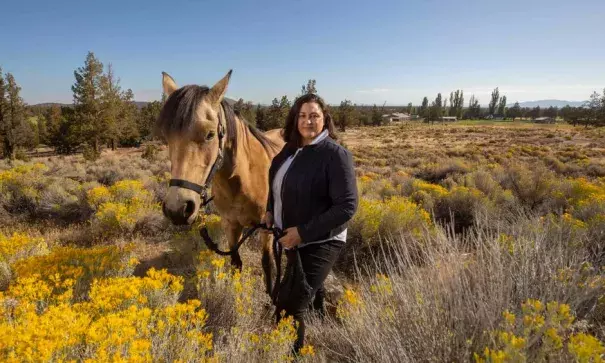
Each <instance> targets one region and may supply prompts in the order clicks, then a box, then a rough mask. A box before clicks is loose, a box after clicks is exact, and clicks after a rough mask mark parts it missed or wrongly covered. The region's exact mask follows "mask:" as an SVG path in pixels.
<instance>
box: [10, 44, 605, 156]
mask: <svg viewBox="0 0 605 363" xmlns="http://www.w3.org/2000/svg"><path fill="white" fill-rule="evenodd" d="M71 90H72V92H73V104H71V105H58V104H51V105H38V106H28V105H26V104H25V102H24V101H23V99H22V98H21V96H20V91H21V88H20V87H19V85H18V84H17V81H16V80H15V77H14V76H13V75H12V74H11V73H6V74H4V73H3V72H2V68H0V155H2V157H8V158H11V159H14V158H17V157H19V154H20V153H23V152H24V151H25V150H28V149H32V148H34V147H36V146H38V145H40V144H43V145H47V146H49V147H52V148H53V149H54V150H55V152H57V153H59V154H69V153H74V152H76V151H83V152H84V153H85V156H86V157H87V158H91V159H94V158H96V157H98V155H99V154H100V152H101V150H102V149H103V148H104V147H108V148H112V149H115V148H116V147H120V146H122V147H124V146H139V145H140V144H141V143H143V142H145V141H150V140H152V139H153V137H154V135H153V127H154V124H155V120H156V119H157V117H158V116H159V113H160V110H161V108H162V104H163V102H164V100H165V96H164V95H162V98H161V100H158V101H153V102H149V103H146V104H145V106H144V107H138V106H137V104H136V103H135V101H134V94H133V92H132V90H131V89H126V90H123V89H122V87H121V86H120V79H119V77H117V76H116V74H115V72H114V69H113V66H112V64H111V63H109V64H107V65H106V66H104V65H103V63H102V62H101V61H100V60H99V59H97V58H96V56H95V55H94V53H92V52H89V53H88V54H87V56H86V59H85V61H84V64H83V66H81V67H78V68H77V69H76V70H75V71H74V83H73V85H72V87H71ZM307 93H318V91H317V83H316V80H314V79H309V80H308V81H307V83H306V84H303V85H302V86H301V92H300V95H304V94H307ZM293 101H294V100H293ZM293 101H291V100H290V99H289V98H288V96H286V95H284V96H282V97H280V98H277V97H276V98H274V99H273V101H272V102H271V104H270V105H268V106H265V105H261V104H256V105H254V104H253V103H252V102H246V101H244V100H243V99H241V98H240V99H239V100H238V101H236V102H235V103H234V104H233V106H234V109H235V111H236V113H237V114H238V115H240V116H241V117H242V118H244V119H245V120H246V121H247V122H249V123H251V124H253V125H255V126H257V127H258V128H260V129H261V130H269V129H273V128H280V127H283V126H284V122H285V120H286V117H287V115H288V112H289V110H290V107H291V106H292V103H293ZM448 101H449V102H448ZM464 101H465V98H464V91H463V90H460V89H458V90H455V91H452V92H450V94H449V98H448V97H447V96H445V97H443V96H442V94H441V93H438V94H437V96H436V97H435V99H434V100H433V101H429V99H428V97H424V98H423V100H422V102H421V103H420V105H419V106H414V105H413V104H412V103H411V102H410V103H408V104H407V106H401V107H392V106H386V105H382V106H378V105H376V104H374V105H357V104H354V103H353V102H352V101H350V100H347V99H345V100H343V101H341V102H340V104H339V105H333V106H330V109H331V110H330V112H331V114H332V116H333V118H334V121H335V124H336V126H337V127H338V128H339V130H340V131H346V128H347V127H350V126H380V125H382V124H383V123H384V122H385V118H384V117H383V115H385V114H390V113H394V112H402V113H407V114H409V115H415V116H416V117H417V118H418V119H422V120H424V121H425V122H435V121H438V120H441V119H442V117H444V116H453V117H456V118H458V119H479V118H499V119H507V118H508V119H512V120H515V119H517V118H530V119H535V118H538V117H551V118H553V119H554V118H562V119H564V120H565V121H567V122H569V123H571V124H573V125H595V126H605V90H604V91H603V94H602V95H601V94H599V93H598V92H593V94H592V95H591V96H590V99H589V101H587V102H586V103H585V104H584V105H583V106H581V107H570V106H565V107H563V108H557V107H548V108H540V107H534V108H527V107H520V105H519V103H518V102H517V103H515V104H514V105H513V106H512V107H508V106H507V97H506V96H505V95H500V91H499V89H498V88H495V89H494V90H493V92H492V93H491V97H490V102H489V104H488V105H487V107H481V105H480V103H479V101H478V99H477V98H476V97H475V96H474V95H471V96H470V98H469V101H468V104H467V106H465V103H464Z"/></svg>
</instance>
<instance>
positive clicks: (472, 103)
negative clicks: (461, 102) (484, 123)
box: [467, 95, 481, 119]
mask: <svg viewBox="0 0 605 363" xmlns="http://www.w3.org/2000/svg"><path fill="white" fill-rule="evenodd" d="M480 114H481V105H480V104H479V100H478V99H476V98H475V95H471V99H470V100H469V101H468V112H467V116H468V118H470V119H476V118H479V116H480Z"/></svg>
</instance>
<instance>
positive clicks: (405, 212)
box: [351, 197, 432, 242]
mask: <svg viewBox="0 0 605 363" xmlns="http://www.w3.org/2000/svg"><path fill="white" fill-rule="evenodd" d="M431 226H432V222H431V218H430V215H429V214H428V212H427V211H425V210H424V209H422V208H420V207H419V206H418V205H416V204H415V203H413V202H411V201H410V200H408V199H407V198H405V197H392V198H389V199H387V200H386V201H378V200H371V199H366V198H361V200H360V202H359V208H358V211H357V213H356V214H355V216H354V217H353V220H352V222H351V228H352V229H356V230H357V231H359V233H360V234H361V236H362V238H363V239H364V240H365V241H368V242H372V241H376V240H377V239H378V236H379V235H381V236H383V237H386V236H387V235H389V234H398V233H412V234H414V235H420V234H422V232H423V231H424V230H425V229H427V228H430V227H431Z"/></svg>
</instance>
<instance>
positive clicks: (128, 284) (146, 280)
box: [89, 268, 183, 312]
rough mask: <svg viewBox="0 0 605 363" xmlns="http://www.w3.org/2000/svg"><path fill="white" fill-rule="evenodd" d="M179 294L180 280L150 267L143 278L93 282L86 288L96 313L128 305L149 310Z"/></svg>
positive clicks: (181, 280) (164, 303)
mask: <svg viewBox="0 0 605 363" xmlns="http://www.w3.org/2000/svg"><path fill="white" fill-rule="evenodd" d="M182 291H183V278H182V277H180V276H178V277H177V276H174V275H171V274H169V273H168V272H166V271H165V270H160V271H158V270H155V269H154V268H151V269H150V270H149V271H147V276H146V277H143V278H137V277H114V278H107V279H100V280H95V281H94V282H93V283H92V286H91V288H90V294H89V295H90V301H91V306H92V307H93V308H94V309H97V310H98V312H108V311H115V310H123V309H124V308H126V307H128V306H131V305H139V306H149V307H151V308H158V307H164V306H167V305H173V304H175V303H176V302H177V299H178V297H179V295H180V294H181V292H182Z"/></svg>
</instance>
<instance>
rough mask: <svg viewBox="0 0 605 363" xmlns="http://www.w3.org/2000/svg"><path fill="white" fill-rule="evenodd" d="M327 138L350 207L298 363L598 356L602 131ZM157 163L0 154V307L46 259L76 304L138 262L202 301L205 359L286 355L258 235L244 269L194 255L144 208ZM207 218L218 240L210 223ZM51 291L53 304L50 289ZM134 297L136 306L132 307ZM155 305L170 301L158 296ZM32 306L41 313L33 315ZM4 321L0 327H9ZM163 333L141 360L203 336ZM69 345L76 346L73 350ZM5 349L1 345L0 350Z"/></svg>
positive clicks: (359, 133)
mask: <svg viewBox="0 0 605 363" xmlns="http://www.w3.org/2000/svg"><path fill="white" fill-rule="evenodd" d="M341 136H342V138H343V140H344V143H345V145H346V146H347V147H348V148H350V149H351V150H352V152H353V154H354V157H355V162H356V169H357V170H356V172H357V175H358V177H359V184H358V185H359V190H360V194H361V195H360V197H361V203H360V209H359V211H358V213H357V215H356V216H355V218H354V220H353V221H352V222H351V224H350V228H349V236H350V237H349V240H348V243H347V245H346V248H345V250H344V252H343V254H342V256H341V258H340V260H339V262H338V264H337V267H336V271H335V275H336V278H331V282H330V288H329V294H328V295H329V301H328V305H329V312H330V313H329V314H328V316H327V317H326V318H325V320H319V319H317V318H313V323H312V324H311V327H310V328H309V329H308V331H309V333H308V334H309V336H308V342H307V343H309V344H311V345H312V346H313V347H314V348H315V349H314V350H315V351H314V353H313V354H311V348H309V347H307V348H306V349H307V350H306V351H305V352H306V353H307V354H306V355H305V356H304V357H301V358H300V359H301V360H302V361H305V360H307V361H339V362H358V361H383V362H391V361H392V362H406V361H410V362H412V361H431V362H441V361H469V360H473V359H477V360H478V361H480V360H481V359H483V358H485V352H486V350H485V349H486V348H488V351H487V352H488V353H489V354H492V355H493V357H492V356H490V355H489V354H488V356H487V358H490V357H492V358H494V357H495V358H494V359H492V360H496V358H497V355H498V354H503V355H505V356H506V359H504V361H507V359H508V361H519V360H520V359H521V358H519V357H522V358H523V359H526V360H528V361H554V362H567V361H574V360H578V361H581V359H580V358H581V357H580V358H578V356H577V353H578V350H577V349H576V348H577V347H578V346H579V345H578V344H580V345H581V344H585V345H586V346H589V347H591V348H590V349H592V350H590V349H589V350H586V351H590V352H592V353H593V354H602V353H598V352H599V349H600V348H599V345H598V344H602V343H594V342H593V341H592V340H590V339H594V338H591V337H593V336H594V337H596V338H597V339H600V340H601V341H602V340H603V339H605V323H604V322H605V270H603V267H602V266H603V265H604V264H605V218H604V216H605V179H604V177H605V134H604V133H603V130H600V129H583V128H581V129H580V128H578V129H574V128H572V127H568V126H560V125H556V126H551V125H544V126H536V125H527V124H518V125H517V124H507V125H506V126H500V125H472V126H469V125H451V124H450V125H438V126H429V125H412V124H410V125H399V126H386V127H379V128H360V129H350V130H349V131H347V132H346V133H345V134H344V135H341ZM35 163H40V165H37V164H35ZM168 170H169V168H168V163H167V161H166V150H165V148H163V147H159V148H158V147H155V146H154V147H147V148H141V149H123V150H118V151H116V152H111V151H109V152H104V153H103V155H101V158H99V159H98V160H96V161H94V162H89V161H85V160H84V159H83V158H82V157H81V156H68V157H51V158H37V159H36V158H34V160H32V161H30V162H28V163H17V164H16V165H9V164H7V163H6V162H5V161H0V222H1V223H2V227H0V252H1V253H0V290H2V291H4V294H8V295H1V294H0V315H2V316H4V315H3V314H5V313H6V311H7V310H5V308H6V306H9V305H10V304H13V302H14V301H20V300H19V299H25V298H24V297H23V296H21V297H19V296H18V294H17V292H15V291H21V290H18V288H19V286H21V285H20V284H22V282H19V281H21V280H19V279H20V278H21V277H24V276H25V275H28V272H26V270H27V271H37V270H36V269H38V268H42V269H43V270H45V271H51V272H52V271H55V270H54V269H55V267H54V265H53V261H55V260H56V261H59V260H60V259H61V258H63V259H64V260H65V261H67V262H62V263H61V264H56V265H57V266H59V265H63V266H67V267H69V268H70V269H74V268H75V269H76V270H73V271H76V272H77V271H80V270H77V269H78V268H79V267H78V266H80V267H82V268H83V270H82V271H85V274H84V275H82V276H80V275H77V276H78V278H79V279H78V280H77V281H76V282H77V283H76V287H77V294H76V295H77V297H78V301H80V300H83V301H86V300H87V299H88V298H89V297H88V295H87V294H88V291H90V288H91V285H92V284H93V282H92V280H93V278H97V279H98V280H99V284H101V285H99V286H105V285H102V284H104V283H106V284H107V286H113V285H112V282H111V281H112V280H109V279H110V278H113V277H115V276H125V277H124V278H126V279H127V280H123V281H124V282H130V283H132V284H135V282H136V283H137V284H138V283H143V282H141V281H143V280H137V279H145V278H146V277H145V276H146V274H147V271H148V270H150V269H151V268H152V267H153V268H155V269H157V270H159V269H163V268H165V269H167V270H168V271H169V272H170V273H171V274H174V275H177V276H180V277H182V288H181V289H180V290H179V299H178V301H179V302H181V303H185V302H186V301H187V300H188V299H195V300H199V301H200V302H201V305H200V307H199V309H203V310H199V309H198V311H204V313H205V314H207V315H204V319H203V326H202V325H196V328H195V329H197V330H196V332H197V333H196V334H203V336H204V337H209V336H210V335H208V334H211V337H212V349H210V350H208V349H204V350H195V351H196V352H200V354H203V355H204V356H205V357H206V358H208V359H217V360H219V361H256V362H264V361H282V360H288V359H289V357H288V349H289V346H290V344H291V343H292V339H293V337H292V331H291V329H290V328H289V327H288V326H287V325H283V324H282V326H275V324H274V323H273V322H272V319H271V312H272V310H271V305H270V303H269V300H268V298H267V296H265V295H264V294H263V293H262V291H264V288H263V286H262V285H263V283H262V277H261V268H260V264H259V261H260V255H259V251H260V246H259V242H258V241H256V240H251V241H250V243H247V244H246V246H244V247H243V249H242V254H243V256H242V257H243V260H244V265H245V266H247V267H249V269H245V270H244V271H243V272H242V273H233V272H231V271H230V270H229V269H228V267H227V265H228V261H224V260H222V259H218V258H217V257H216V256H212V255H211V254H209V253H208V252H207V251H205V247H204V246H203V244H202V243H201V242H200V238H199V235H198V234H197V231H195V230H191V229H190V228H188V227H174V226H171V225H169V224H167V223H166V221H165V219H164V218H163V216H162V215H161V212H160V211H159V209H158V208H157V203H158V202H160V201H161V200H162V198H163V196H164V193H165V191H166V181H167V177H169V175H168V176H167V174H166V173H167V172H168ZM207 223H208V227H209V228H210V231H211V234H212V235H213V238H214V239H216V240H219V241H222V242H223V243H224V236H223V235H222V231H221V229H220V219H219V218H218V217H211V218H208V219H207ZM15 232H17V233H20V234H17V235H14V233H15ZM14 236H16V237H14ZM42 241H43V242H42ZM112 246H115V247H117V248H119V249H120V250H122V251H128V254H127V257H128V261H126V262H127V263H126V262H124V261H125V260H124V258H114V259H109V260H108V261H115V262H111V263H109V264H108V265H107V266H105V269H106V271H105V270H104V269H103V268H97V267H98V266H95V265H97V263H95V261H97V260H96V259H95V258H96V257H95V258H88V260H87V257H81V258H80V257H78V256H88V255H90V254H91V253H92V254H94V253H99V254H100V257H99V258H101V259H102V260H103V259H104V258H105V259H106V258H108V257H107V254H106V253H105V252H103V251H105V250H104V249H103V248H111V247H112ZM9 247H10V248H9ZM76 247H84V248H86V249H85V250H74V248H76ZM91 247H92V249H91ZM95 248H96V250H95ZM78 251H82V253H80V252H78ZM83 251H91V252H90V253H88V254H87V253H83ZM94 251H97V252H94ZM98 251H100V252H98ZM108 251H109V250H108ZM60 256H64V257H60ZM103 256H105V257H103ZM131 256H132V257H135V258H137V259H138V261H137V262H136V266H135V265H134V264H133V261H135V260H133V259H130V257H131ZM110 257H111V256H110ZM89 260H90V261H89ZM61 261H63V260H61ZM103 261H105V260H103ZM124 263H126V265H123V264H124ZM88 265H92V266H88ZM114 265H115V266H114ZM24 266H26V267H24ZM86 266H88V267H86ZM57 271H58V272H61V271H63V272H65V271H64V270H61V269H58V270H57ZM67 271H72V270H69V269H68V270H67ZM73 271H72V272H69V273H72V274H73V273H76V272H73ZM89 271H92V272H90V273H89ZM40 272H42V273H43V272H44V271H40ZM20 275H23V276H20ZM28 276H29V275H28ZM134 276H136V277H134ZM120 278H122V277H120ZM128 279H134V280H128ZM52 281H54V280H52ZM104 281H105V282H104ZM116 281H118V280H116ZM120 281H122V280H120ZM144 281H148V280H144ZM63 283H66V282H65V281H64V282H63ZM146 283H150V282H146ZM61 286H63V285H61ZM15 289H17V290H15ZM62 291H63V290H62ZM162 291H163V290H162ZM145 294H148V298H149V299H151V300H150V301H155V300H153V296H155V295H153V294H152V295H149V294H151V292H146V293H145ZM162 294H164V293H163V292H162ZM160 295H161V294H160ZM146 296H147V295H146ZM158 296H159V295H158ZM161 296H164V295H161ZM171 296H172V295H171ZM5 297H8V298H9V299H8V300H7V298H5ZM11 299H12V300H11ZM57 299H58V300H61V299H63V300H61V301H63V303H65V301H64V299H65V296H64V295H61V297H60V298H57ZM528 299H533V300H531V301H532V302H528ZM58 300H57V301H58ZM23 301H25V300H23ZM57 301H55V300H52V299H51V300H48V301H46V302H45V304H50V305H48V306H53V304H55V303H57ZM162 301H163V300H162ZM533 301H541V302H542V303H543V304H544V306H546V304H547V303H548V302H551V301H556V302H557V303H560V304H566V305H565V306H569V309H570V312H569V314H571V315H573V316H574V317H575V320H574V321H573V323H570V324H569V326H568V325H565V324H559V325H556V326H555V325H549V324H554V323H551V322H550V320H548V319H550V317H549V315H548V314H547V312H546V310H544V311H539V312H535V313H536V314H538V313H540V314H542V315H543V316H544V317H545V318H546V320H547V322H546V323H545V324H546V325H547V326H546V327H545V328H544V329H542V330H539V329H538V330H532V329H533V328H531V329H529V328H528V329H529V330H527V329H525V328H527V327H526V326H524V325H523V324H524V319H528V318H526V316H527V314H529V313H528V312H527V311H526V310H527V306H529V305H528V304H530V305H531V304H534V305H536V306H537V305H538V304H537V303H535V302H533ZM72 303H76V302H72ZM6 304H9V305H6ZM141 304H142V305H141ZM141 304H139V305H137V306H138V309H145V308H146V307H147V305H145V304H143V303H141ZM162 304H163V305H162V307H161V308H162V309H172V307H175V308H176V307H179V308H183V307H182V306H181V305H178V303H177V300H176V299H175V298H173V297H170V299H167V300H166V301H165V303H162ZM524 304H525V305H524ZM156 305H157V304H156ZM10 306H12V305H10ZM45 306H46V305H45ZM61 306H63V308H65V306H64V305H61ZM189 306H190V307H191V306H192V305H189ZM532 306H533V305H532ZM552 306H555V305H552ZM557 306H558V305H557ZM67 308H68V310H66V311H71V310H69V309H77V308H78V305H69V306H67ZM150 308H153V309H156V308H157V309H159V307H157V306H155V305H153V306H150ZM3 309H4V310H3ZM141 311H142V310H141ZM162 311H164V310H162ZM46 313H47V310H44V309H43V310H40V311H39V312H38V314H40V319H44V318H45V316H46V315H44V314H46ZM122 313H123V312H122ZM122 313H120V314H122ZM162 314H163V312H162ZM200 314H201V313H200ZM506 314H515V315H516V316H518V317H519V318H518V320H519V322H520V323H519V324H520V325H519V324H517V325H515V324H512V325H510V324H509V325H506V324H508V322H509V320H510V319H511V318H510V315H506ZM542 315H540V316H542ZM200 316H201V315H200ZM534 318H535V316H534ZM95 319H96V318H95ZM507 319H508V320H507ZM566 319H567V318H566ZM93 320H94V319H93ZM100 321H101V320H99V321H96V322H95V323H94V324H98V323H99V322H100ZM3 323H4V322H3V321H1V320H0V331H3V332H4V333H6V334H9V333H7V332H10V330H6V329H8V326H7V325H3ZM94 324H93V325H94ZM128 324H130V323H128ZM189 328H190V327H189ZM189 328H187V329H189ZM547 328H548V329H555V330H554V333H556V336H557V337H559V338H560V340H561V344H560V346H558V345H557V346H556V347H555V345H556V344H555V345H549V344H551V343H552V342H551V341H550V340H548V339H553V338H552V337H550V335H548V334H551V335H552V334H553V330H547ZM2 329H4V330H2ZM175 331H176V330H175ZM0 333H1V332H0ZM81 333H82V334H84V335H83V336H87V335H86V334H88V333H90V332H85V331H84V332H81ZM502 333H506V334H508V335H506V336H507V337H508V338H507V339H509V340H503V339H502V337H503V335H502ZM525 333H527V334H526V335H524V334H525ZM547 333H548V334H547ZM579 333H586V334H587V335H586V336H584V335H579ZM175 334H177V333H175ZM178 334H180V335H178ZM178 334H177V335H175V337H178V339H177V338H175V339H173V340H172V341H171V340H170V339H168V338H169V337H168V336H166V335H165V334H164V335H150V336H148V337H147V338H149V342H150V343H149V344H151V345H150V348H149V349H150V353H149V354H150V355H149V356H147V358H150V357H151V358H154V357H155V358H157V359H168V357H172V358H175V357H181V358H182V359H183V360H185V361H190V360H192V359H194V358H193V357H192V356H191V354H192V352H193V351H189V352H186V351H183V349H201V348H200V346H195V347H197V348H195V347H194V346H193V345H190V343H191V342H187V340H183V337H184V336H185V335H183V334H185V332H184V331H179V333H178ZM511 334H516V335H515V339H516V340H514V342H515V344H516V345H515V344H513V343H512V340H510V339H511V338H510V337H511ZM201 336H202V335H200V337H201ZM549 337H550V338H549ZM47 338H48V337H47ZM45 339H46V338H45ZM49 339H50V338H49ZM519 339H524V340H523V341H522V340H519ZM582 339H583V340H582ZM597 342H598V341H597ZM522 343H523V344H522ZM15 344H17V343H15ZM86 344H88V342H84V346H79V347H80V348H78V349H75V350H73V351H72V350H70V351H69V354H71V355H69V357H71V358H73V359H79V358H78V357H80V358H82V357H84V356H85V357H90V354H93V353H92V352H94V351H95V349H97V348H95V347H94V346H88V345H86ZM145 344H146V343H145ZM145 344H143V345H141V346H143V347H144V346H145ZM553 344H554V343H553ZM590 344H592V345H590ZM83 347H87V348H86V349H88V350H86V354H87V355H81V353H78V352H82V351H83V350H82V349H84V348H83ZM126 347H127V346H126ZM184 347H190V348H184ZM6 349H9V348H7V347H5V346H3V345H2V343H0V357H5V356H6V354H8V353H7V352H8V351H7V350H6ZM111 349H114V348H111ZM116 349H117V348H116ZM120 349H121V350H120V352H122V353H120V354H122V358H128V357H134V355H133V354H135V353H133V352H132V351H131V350H129V349H130V348H124V347H122V348H120ZM587 349H588V348H587ZM66 351H67V350H63V352H66ZM595 352H596V353H595ZM475 353H477V356H476V357H475V356H474V354H475ZM57 354H59V353H57ZM78 354H80V355H78ZM94 354H97V353H94ZM137 354H138V353H137ZM56 357H59V356H56ZM162 357H163V358H162ZM197 358H200V357H196V359H197ZM57 359H58V358H57ZM143 360H145V359H143ZM147 360H150V359H147ZM586 361H590V360H586Z"/></svg>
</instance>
